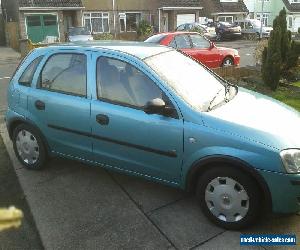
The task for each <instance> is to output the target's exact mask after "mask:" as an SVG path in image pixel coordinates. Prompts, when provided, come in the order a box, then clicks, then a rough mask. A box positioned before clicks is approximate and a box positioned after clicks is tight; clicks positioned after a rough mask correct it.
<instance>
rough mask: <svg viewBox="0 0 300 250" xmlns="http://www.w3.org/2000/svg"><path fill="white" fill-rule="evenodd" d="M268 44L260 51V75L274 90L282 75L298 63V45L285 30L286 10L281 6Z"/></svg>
mask: <svg viewBox="0 0 300 250" xmlns="http://www.w3.org/2000/svg"><path fill="white" fill-rule="evenodd" d="M273 29H274V30H273V31H272V32H271V36H270V39H269V41H268V46H267V47H265V48H264V49H263V53H262V76H263V80H264V82H265V83H266V84H267V85H269V86H270V87H271V89H272V90H276V89H277V87H278V85H279V80H280V78H281V77H282V76H284V77H288V74H289V72H291V69H292V68H293V67H296V66H297V64H298V58H299V55H300V53H299V46H298V45H297V44H296V43H295V42H294V41H292V34H291V32H290V31H288V30H287V21H286V10H285V8H283V9H282V10H281V11H280V13H279V16H277V17H276V18H275V20H274V22H273Z"/></svg>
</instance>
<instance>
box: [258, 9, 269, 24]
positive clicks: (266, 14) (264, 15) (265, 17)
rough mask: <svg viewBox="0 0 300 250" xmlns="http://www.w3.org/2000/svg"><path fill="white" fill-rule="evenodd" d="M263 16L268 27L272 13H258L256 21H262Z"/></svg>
mask: <svg viewBox="0 0 300 250" xmlns="http://www.w3.org/2000/svg"><path fill="white" fill-rule="evenodd" d="M261 15H262V16H263V24H264V25H265V26H268V24H269V18H270V13H261V12H260V13H256V19H257V20H259V21H261Z"/></svg>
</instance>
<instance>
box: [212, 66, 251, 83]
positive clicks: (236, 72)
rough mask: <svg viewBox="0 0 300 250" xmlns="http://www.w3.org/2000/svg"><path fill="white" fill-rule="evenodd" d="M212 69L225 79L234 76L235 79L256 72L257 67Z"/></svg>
mask: <svg viewBox="0 0 300 250" xmlns="http://www.w3.org/2000/svg"><path fill="white" fill-rule="evenodd" d="M213 71H214V72H215V73H216V74H218V75H219V76H221V77H223V78H225V79H228V78H234V79H236V80H240V79H242V78H243V77H249V76H251V75H255V74H257V69H255V68H249V67H247V68H246V67H234V66H232V67H222V68H216V69H213Z"/></svg>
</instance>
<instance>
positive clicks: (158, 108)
mask: <svg viewBox="0 0 300 250" xmlns="http://www.w3.org/2000/svg"><path fill="white" fill-rule="evenodd" d="M165 107H166V103H165V102H164V101H163V100H162V99H160V98H156V99H153V100H151V101H149V102H148V103H147V104H146V106H145V108H144V111H145V113H146V114H162V113H163V110H164V109H165Z"/></svg>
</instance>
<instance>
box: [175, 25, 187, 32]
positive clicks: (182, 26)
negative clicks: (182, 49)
mask: <svg viewBox="0 0 300 250" xmlns="http://www.w3.org/2000/svg"><path fill="white" fill-rule="evenodd" d="M184 28H185V24H181V25H180V26H178V27H177V29H176V30H177V31H183V30H184Z"/></svg>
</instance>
